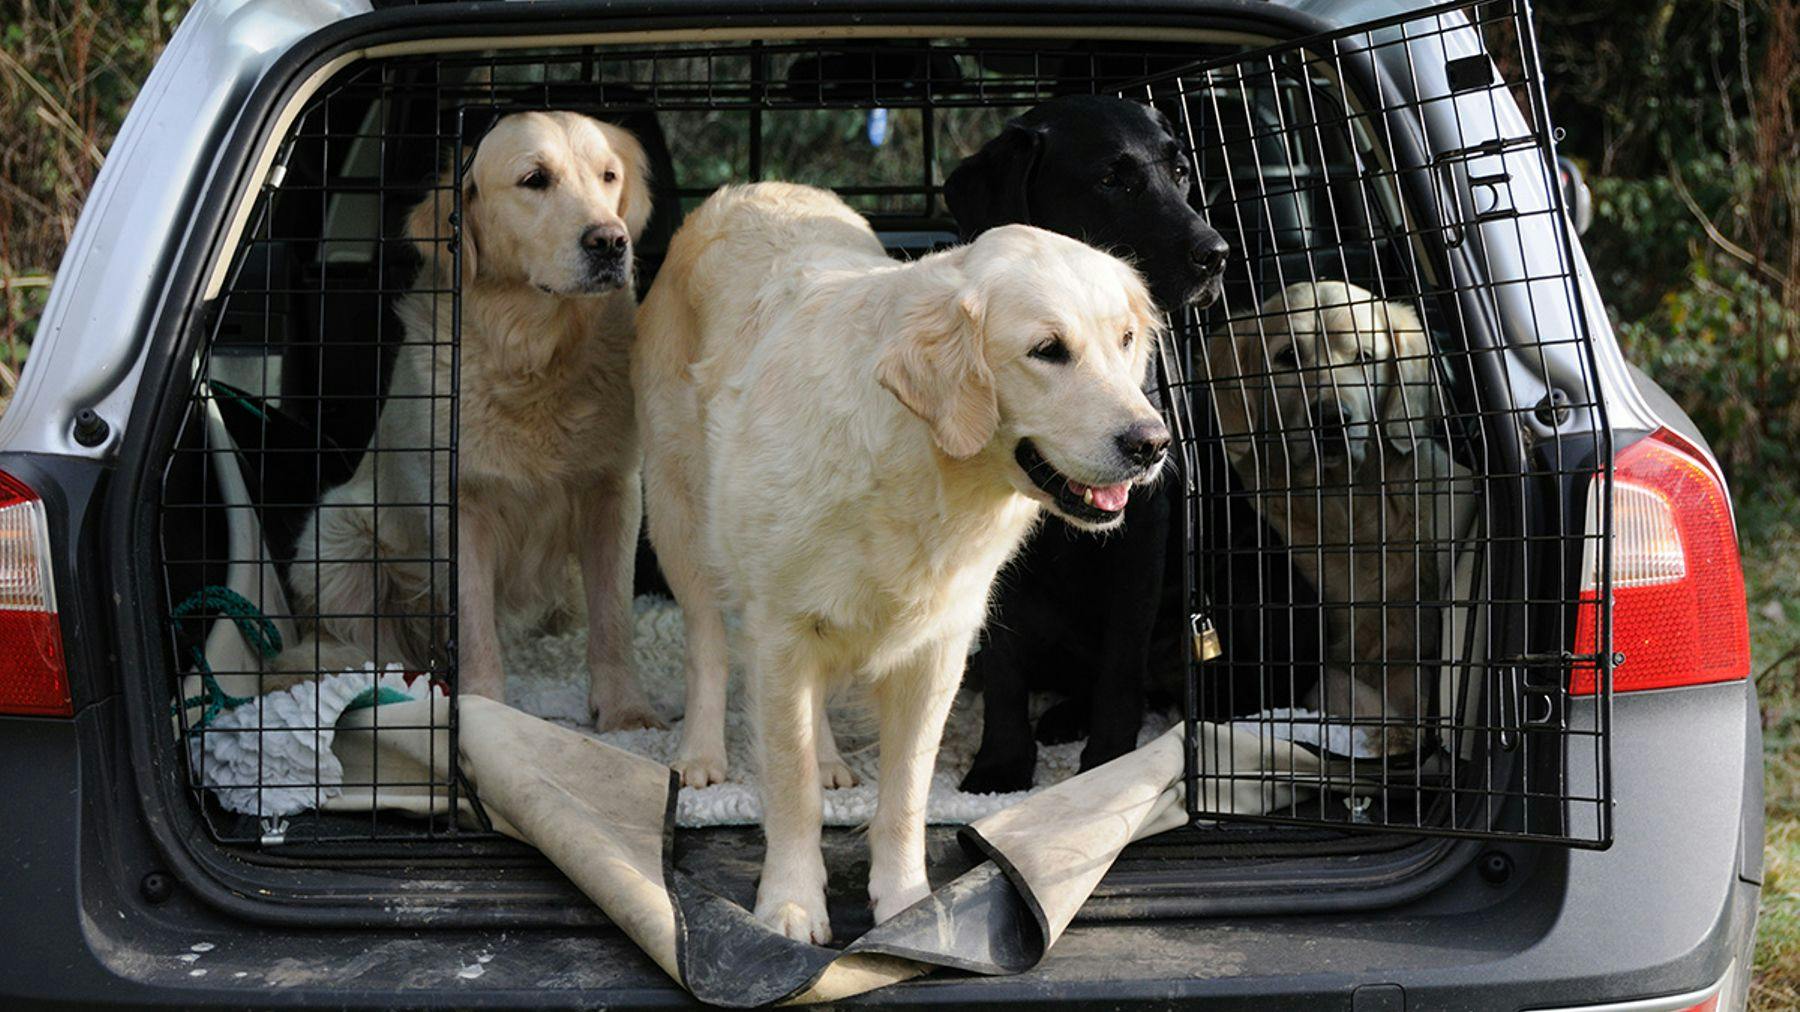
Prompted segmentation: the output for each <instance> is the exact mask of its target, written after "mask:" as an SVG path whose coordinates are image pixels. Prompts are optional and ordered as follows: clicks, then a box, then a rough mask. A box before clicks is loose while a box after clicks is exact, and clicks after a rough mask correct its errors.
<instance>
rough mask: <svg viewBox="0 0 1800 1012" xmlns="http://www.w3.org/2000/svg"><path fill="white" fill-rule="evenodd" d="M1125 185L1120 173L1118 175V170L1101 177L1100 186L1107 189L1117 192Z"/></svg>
mask: <svg viewBox="0 0 1800 1012" xmlns="http://www.w3.org/2000/svg"><path fill="white" fill-rule="evenodd" d="M1123 184H1124V180H1122V179H1120V178H1119V173H1118V170H1117V169H1115V170H1113V171H1111V172H1108V173H1107V174H1106V175H1104V176H1101V177H1100V185H1101V186H1104V187H1106V188H1107V189H1109V190H1116V189H1118V188H1119V187H1120V186H1121V185H1123Z"/></svg>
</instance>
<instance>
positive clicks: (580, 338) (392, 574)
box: [282, 112, 656, 730]
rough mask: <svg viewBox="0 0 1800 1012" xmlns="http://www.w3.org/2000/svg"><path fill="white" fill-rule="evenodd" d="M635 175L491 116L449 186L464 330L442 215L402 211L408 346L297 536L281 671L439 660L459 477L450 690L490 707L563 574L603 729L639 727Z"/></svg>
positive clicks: (511, 119)
mask: <svg viewBox="0 0 1800 1012" xmlns="http://www.w3.org/2000/svg"><path fill="white" fill-rule="evenodd" d="M645 172H646V167H645V159H644V152H643V149H642V147H641V146H640V145H639V144H638V141H637V139H636V138H635V137H633V136H632V135H631V134H630V133H629V132H628V131H625V130H622V129H620V128H618V127H616V126H612V125H611V124H607V123H601V122H599V121H597V120H594V119H591V118H589V117H586V116H581V115H577V114H575V113H570V112H528V113H517V114H514V115H510V116H506V117H504V118H502V119H501V120H500V121H499V122H497V123H496V124H495V125H494V127H493V129H492V130H490V131H489V132H488V134H487V135H486V136H485V137H484V138H483V139H482V140H481V143H480V145H479V147H478V148H477V150H476V152H475V157H474V161H473V163H472V164H471V166H470V167H469V169H468V171H467V172H466V173H465V174H464V184H463V186H464V189H463V194H462V234H461V250H460V269H461V278H460V281H461V291H462V299H461V319H460V324H461V332H460V335H458V334H457V329H456V325H455V323H456V321H455V317H454V315H453V313H454V308H453V307H454V305H455V302H454V300H452V299H451V297H450V296H449V294H448V291H447V290H448V289H449V288H451V286H452V282H453V281H454V280H456V274H455V272H456V270H457V256H456V254H455V253H453V251H451V250H450V249H449V248H448V247H447V245H446V244H445V242H444V240H446V239H448V238H449V237H450V236H451V235H452V234H453V232H452V230H451V227H450V223H449V220H448V218H449V215H450V213H451V211H452V209H453V207H454V201H453V200H452V198H451V196H450V194H449V193H446V192H434V193H433V194H432V195H431V196H429V197H427V198H426V199H425V201H424V202H423V203H421V204H420V205H419V206H418V207H417V208H415V209H414V211H413V212H412V214H411V216H410V218H409V219H408V227H407V234H408V235H410V236H412V237H414V239H415V240H416V241H417V243H418V246H419V250H420V252H421V254H422V255H423V256H424V259H425V266H424V268H423V269H422V270H421V271H420V273H419V277H418V280H417V281H416V282H415V285H414V287H415V289H416V290H415V291H414V292H412V293H410V294H408V295H407V296H406V297H405V298H404V299H402V300H401V302H400V303H399V305H398V307H397V308H398V312H399V315H400V318H401V320H402V321H403V322H404V324H405V326H406V339H405V343H404V344H403V345H402V346H401V350H400V352H399V354H398V357H397V361H396V362H395V366H394V378H393V382H392V387H391V389H390V391H389V393H388V399H387V403H386V406H385V407H384V408H383V410H382V412H381V419H380V422H379V424H378V426H377V429H376V433H375V438H374V439H373V440H372V441H371V443H370V446H369V452H368V453H366V454H365V455H364V456H363V458H362V462H361V463H360V465H359V466H358V467H357V470H356V473H355V474H354V475H353V476H352V477H351V479H350V480H349V481H348V482H346V483H345V484H343V485H341V486H339V487H337V488H334V489H332V490H331V491H330V492H328V493H327V494H326V495H325V496H324V498H323V500H322V501H321V503H320V505H319V509H318V511H317V512H316V513H315V514H314V515H313V517H312V519H311V520H310V521H309V522H308V523H307V525H306V527H305V529H304V530H303V531H302V533H301V536H300V541H299V546H298V549H297V558H296V561H295V563H294V567H293V571H292V579H291V582H292V584H293V586H294V591H295V595H294V596H295V600H296V606H297V610H299V611H301V612H303V613H304V612H313V611H316V613H317V614H319V615H320V616H321V619H320V623H319V630H318V633H319V637H318V638H319V642H318V644H317V645H316V646H315V644H311V643H302V644H300V645H299V646H297V647H296V648H295V649H293V650H291V651H289V655H288V657H287V658H285V659H284V663H283V665H282V666H283V667H286V668H288V669H289V670H298V669H313V668H320V669H323V670H332V669H334V668H336V667H351V666H357V665H359V664H360V661H359V660H358V658H360V659H361V660H368V659H371V658H373V659H375V660H377V661H378V662H381V663H387V662H389V661H397V662H399V663H402V664H405V665H407V666H409V667H414V668H422V667H424V666H425V665H426V661H427V658H429V657H431V656H432V655H433V654H434V653H435V652H436V651H439V650H441V649H442V643H441V642H434V640H441V639H443V638H444V636H445V634H446V631H444V630H442V629H441V628H440V629H436V630H434V623H432V622H431V621H430V619H429V617H428V616H430V615H431V614H432V613H434V612H435V613H439V614H442V613H445V612H447V610H448V609H447V599H448V592H449V586H450V584H449V578H448V577H449V573H448V571H447V567H445V566H443V565H442V564H439V565H436V566H433V565H432V563H431V561H430V560H432V559H433V558H435V557H439V556H443V555H445V554H446V552H447V550H448V546H449V544H450V537H449V525H448V520H449V516H448V513H449V503H450V488H451V486H450V475H451V468H452V462H454V467H455V471H456V485H455V493H456V499H455V506H456V511H457V513H456V517H457V540H456V561H457V568H458V584H457V588H458V602H457V604H458V607H457V614H458V643H459V653H460V656H459V658H458V660H459V665H460V684H459V689H460V691H463V692H471V693H476V694H479V695H484V696H489V697H492V698H495V699H501V698H504V696H505V676H504V673H503V672H502V670H501V662H500V634H499V628H500V623H501V621H502V620H503V619H507V618H531V617H533V616H537V615H541V614H543V613H545V612H546V611H547V610H548V609H550V608H552V607H554V606H556V605H557V604H559V603H560V600H561V598H562V596H563V594H564V591H565V590H567V589H568V583H569V581H568V580H567V579H566V578H565V574H567V573H568V571H569V568H570V560H571V559H572V558H575V559H579V561H580V569H581V574H582V580H583V583H584V584H585V589H586V605H587V615H588V657H587V660H588V670H589V675H590V679H591V684H590V691H589V696H588V702H589V705H590V706H591V707H592V708H593V710H594V712H595V714H596V715H597V718H598V719H597V723H598V726H599V727H600V728H601V729H602V730H607V729H612V728H620V727H634V726H635V727H641V726H646V725H649V724H654V723H655V722H656V717H655V715H654V713H653V712H652V710H651V709H650V706H649V703H648V701H647V700H646V699H645V697H644V695H643V692H642V689H641V688H640V687H639V685H638V681H637V677H636V673H635V671H634V669H633V664H632V654H631V563H632V557H633V551H634V548H635V545H636V543H637V535H638V525H639V522H640V521H639V517H640V511H641V502H642V493H641V491H640V483H639V471H638V453H639V451H638V440H637V431H636V422H635V417H634V413H633V408H632V394H631V380H630V355H631V343H632V334H633V313H634V312H635V309H636V306H635V299H634V297H633V294H632V242H633V241H634V240H635V239H636V238H637V236H638V234H639V233H640V232H642V231H643V228H644V225H645V223H646V222H647V221H648V220H649V217H650V189H649V180H648V179H647V178H646V175H645ZM451 180H452V177H450V176H449V175H448V174H446V177H445V179H444V180H442V181H440V187H442V188H444V189H450V188H453V187H454V183H453V182H452V181H451ZM457 336H459V338H460V341H459V343H460V348H461V361H460V363H459V365H460V377H458V376H457V375H456V373H455V372H454V371H453V366H452V363H453V341H452V339H453V337H457ZM459 388H460V397H461V400H460V418H457V419H453V418H452V413H451V410H450V404H449V399H448V395H449V394H450V393H451V392H452V391H458V389H459ZM453 421H455V422H457V423H459V424H458V426H457V428H456V429H455V430H453V429H452V423H453ZM452 445H454V446H455V447H456V454H455V455H454V457H452V455H451V454H450V453H449V452H448V451H449V449H450V448H451V447H452ZM427 502H430V503H433V504H436V505H435V506H434V507H433V508H429V509H428V508H426V507H425V506H424V504H425V503H427ZM315 651H316V652H315ZM326 654H329V659H326V657H325V655H326ZM315 658H317V659H315Z"/></svg>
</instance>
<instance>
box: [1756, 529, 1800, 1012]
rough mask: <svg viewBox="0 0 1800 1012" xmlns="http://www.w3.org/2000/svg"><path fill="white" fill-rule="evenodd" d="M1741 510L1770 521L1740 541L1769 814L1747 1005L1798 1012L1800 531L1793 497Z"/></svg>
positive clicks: (1799, 963) (1799, 971) (1799, 995)
mask: <svg viewBox="0 0 1800 1012" xmlns="http://www.w3.org/2000/svg"><path fill="white" fill-rule="evenodd" d="M1784 498H1785V497H1784ZM1745 505H1746V506H1748V507H1750V508H1749V509H1746V510H1744V511H1743V512H1744V513H1745V514H1746V515H1755V516H1761V517H1769V518H1770V519H1769V520H1768V521H1767V522H1766V523H1752V524H1747V525H1746V527H1747V528H1748V530H1747V533H1746V535H1745V537H1744V583H1745V590H1746V592H1747V594H1748V596H1749V599H1750V651H1751V657H1752V667H1751V670H1752V671H1754V672H1755V673H1756V687H1757V692H1758V693H1759V695H1760V697H1761V702H1762V714H1763V775H1764V785H1763V789H1764V794H1765V810H1766V812H1767V813H1768V839H1767V842H1766V843H1765V844H1764V870H1763V874H1764V877H1763V892H1762V920H1761V922H1760V923H1759V925H1758V929H1757V941H1756V963H1755V976H1754V977H1753V978H1752V980H1751V984H1750V1008H1752V1009H1769V1010H1774V1009H1793V1008H1800V526H1797V522H1796V520H1794V519H1792V518H1794V517H1796V515H1797V511H1796V506H1795V504H1794V503H1793V501H1792V500H1788V501H1785V502H1783V503H1779V504H1775V508H1768V506H1769V504H1764V503H1747V504H1745Z"/></svg>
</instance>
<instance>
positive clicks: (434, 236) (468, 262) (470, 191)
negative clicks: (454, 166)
mask: <svg viewBox="0 0 1800 1012" xmlns="http://www.w3.org/2000/svg"><path fill="white" fill-rule="evenodd" d="M465 158H466V155H465ZM455 189H456V175H455V172H454V170H446V171H445V172H444V174H443V175H441V176H439V177H438V179H437V183H436V185H435V186H434V187H433V188H432V190H431V192H429V193H427V194H425V199H424V200H421V201H419V203H418V204H417V205H415V206H414V207H413V209H412V211H410V212H409V213H408V214H407V216H406V235H407V238H409V239H411V240H412V242H413V248H414V249H416V250H418V253H419V259H420V260H421V261H423V263H424V267H423V268H422V269H423V270H426V271H430V272H432V273H433V274H435V276H437V277H439V278H448V277H449V276H450V272H451V271H452V270H454V265H455V263H456V254H457V250H458V248H460V249H461V252H462V282H463V286H464V287H467V286H468V285H470V284H471V283H472V282H474V280H475V273H476V268H477V265H478V262H479V261H478V259H477V254H476V237H475V231H476V228H475V220H476V218H477V217H478V215H477V214H476V209H475V201H476V199H477V198H478V196H479V194H478V193H477V192H476V189H475V177H474V176H471V175H467V174H465V175H464V177H463V194H462V211H461V218H460V220H461V222H462V234H461V235H460V236H459V235H457V231H456V229H455V227H454V226H452V225H451V223H450V216H451V215H452V214H454V213H456V211H457V207H456V204H457V201H456V200H455ZM452 237H455V238H454V242H455V244H453V243H452V242H451V241H449V240H452Z"/></svg>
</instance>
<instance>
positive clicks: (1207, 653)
mask: <svg viewBox="0 0 1800 1012" xmlns="http://www.w3.org/2000/svg"><path fill="white" fill-rule="evenodd" d="M1189 625H1190V626H1191V627H1192V628H1193V630H1194V660H1197V661H1200V662H1202V663H1204V662H1206V661H1210V660H1212V659H1213V658H1215V657H1217V656H1219V655H1220V654H1221V653H1224V652H1225V651H1224V648H1222V647H1220V646H1219V630H1218V629H1216V628H1214V627H1213V621H1212V618H1211V617H1209V616H1206V615H1201V614H1194V615H1191V616H1189Z"/></svg>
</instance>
